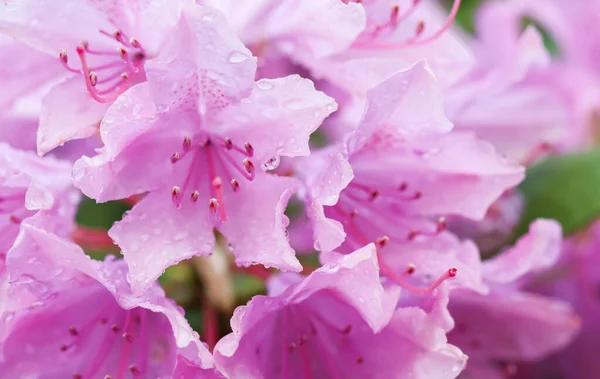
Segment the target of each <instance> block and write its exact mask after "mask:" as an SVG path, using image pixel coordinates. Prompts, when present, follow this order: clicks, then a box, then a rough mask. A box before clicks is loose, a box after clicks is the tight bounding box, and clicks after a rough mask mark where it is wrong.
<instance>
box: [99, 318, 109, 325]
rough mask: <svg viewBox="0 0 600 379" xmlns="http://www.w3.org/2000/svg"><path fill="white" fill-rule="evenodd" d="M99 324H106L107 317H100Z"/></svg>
mask: <svg viewBox="0 0 600 379" xmlns="http://www.w3.org/2000/svg"><path fill="white" fill-rule="evenodd" d="M100 324H102V325H106V324H108V319H107V318H106V317H102V318H101V319H100Z"/></svg>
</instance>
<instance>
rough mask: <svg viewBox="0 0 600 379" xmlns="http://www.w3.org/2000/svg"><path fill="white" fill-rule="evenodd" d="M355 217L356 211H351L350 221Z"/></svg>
mask: <svg viewBox="0 0 600 379" xmlns="http://www.w3.org/2000/svg"><path fill="white" fill-rule="evenodd" d="M356 216H358V209H353V210H352V212H350V219H353V218H355V217H356Z"/></svg>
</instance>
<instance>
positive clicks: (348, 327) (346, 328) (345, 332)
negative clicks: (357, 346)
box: [342, 324, 352, 334]
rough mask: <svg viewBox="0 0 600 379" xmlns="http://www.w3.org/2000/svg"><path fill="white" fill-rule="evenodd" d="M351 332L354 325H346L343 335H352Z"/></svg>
mask: <svg viewBox="0 0 600 379" xmlns="http://www.w3.org/2000/svg"><path fill="white" fill-rule="evenodd" d="M351 331H352V324H349V325H346V327H345V328H344V330H342V334H350V332H351Z"/></svg>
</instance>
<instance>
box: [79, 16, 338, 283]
mask: <svg viewBox="0 0 600 379" xmlns="http://www.w3.org/2000/svg"><path fill="white" fill-rule="evenodd" d="M169 46H170V49H169V50H165V51H163V53H162V54H161V55H160V56H159V57H158V58H157V59H155V60H153V61H149V62H147V63H146V75H147V77H148V82H147V83H143V84H140V85H136V86H134V87H133V88H131V89H130V90H129V91H127V92H125V93H124V94H123V95H121V96H120V97H119V99H118V100H117V101H116V102H115V104H114V105H113V106H112V107H111V108H110V109H109V110H108V112H107V114H106V116H105V118H104V120H103V122H102V125H101V136H102V140H103V142H104V144H105V148H104V149H103V150H102V152H101V154H100V155H98V156H96V157H94V158H88V157H83V158H82V159H81V160H80V161H78V162H77V163H76V164H75V168H74V179H75V183H76V185H77V186H79V187H80V188H81V189H82V190H83V192H84V193H86V194H87V195H88V196H91V197H93V198H95V199H97V200H99V201H106V200H111V199H119V198H125V197H128V196H131V195H133V194H138V193H143V192H146V191H149V194H148V195H147V196H146V197H145V198H144V199H143V200H142V201H141V202H140V203H138V204H137V205H136V206H135V207H134V208H133V210H132V211H131V212H130V213H129V214H128V215H127V216H126V217H125V218H124V219H123V221H121V222H120V223H118V224H116V225H115V226H114V227H113V228H112V230H111V232H110V234H111V236H112V237H113V238H114V240H115V241H116V242H117V243H118V244H119V246H120V247H121V248H122V249H123V253H124V255H125V260H126V261H127V262H128V265H129V268H130V274H129V276H128V278H129V280H130V282H131V283H132V285H133V288H134V291H135V292H139V291H143V290H144V288H146V287H147V286H148V285H149V284H150V283H151V282H152V281H153V280H154V279H156V278H157V277H158V276H159V275H160V274H161V273H162V272H163V270H164V269H165V268H166V267H168V266H169V265H172V264H174V263H177V262H179V261H180V260H182V259H186V258H189V257H191V256H193V255H196V254H210V253H211V252H212V250H213V246H214V235H213V228H214V227H216V228H217V229H218V230H219V231H220V232H221V233H223V234H224V235H225V237H226V238H227V239H228V241H229V243H230V245H231V248H232V249H233V251H234V254H235V256H236V258H237V259H236V262H237V263H238V264H241V265H248V264H253V263H261V264H264V265H267V266H275V267H278V268H281V269H285V270H300V269H301V266H300V264H299V262H298V260H297V259H296V258H295V256H294V252H293V250H292V249H291V248H290V246H289V242H288V240H287V237H286V231H285V228H286V226H287V224H288V219H287V217H286V216H284V215H283V211H284V209H285V206H286V204H287V201H288V199H289V198H290V196H291V195H292V194H293V193H294V192H295V190H296V188H297V181H296V180H295V179H293V178H284V177H278V176H276V175H272V174H269V173H268V172H267V171H269V170H272V169H274V168H275V167H277V165H278V162H279V159H280V156H305V155H308V154H309V147H308V139H309V136H310V134H311V133H312V132H313V131H314V130H315V129H316V128H317V127H318V126H319V125H320V124H321V122H322V121H323V119H324V118H325V117H327V116H328V115H329V114H330V113H331V112H333V111H334V110H335V109H336V104H335V102H334V101H333V99H331V98H329V97H327V96H325V95H324V94H323V93H321V92H318V91H315V89H314V86H313V84H312V82H310V81H309V80H306V79H302V78H300V77H299V76H297V75H293V76H289V77H285V78H281V79H274V80H269V79H263V80H260V81H258V82H254V81H253V77H254V73H255V68H256V61H255V59H254V58H252V55H251V53H250V51H248V49H246V48H245V47H244V46H243V45H242V43H241V42H240V41H239V40H238V39H237V38H236V37H235V36H234V35H233V33H232V32H230V31H229V30H228V28H227V25H226V23H225V19H224V18H223V16H222V15H221V14H220V13H219V12H218V11H216V10H214V9H212V8H209V7H202V6H197V5H192V6H189V7H187V8H185V10H184V11H183V15H182V19H181V22H180V24H179V28H178V31H177V33H176V35H175V36H174V40H173V41H172V43H171V44H170V45H169Z"/></svg>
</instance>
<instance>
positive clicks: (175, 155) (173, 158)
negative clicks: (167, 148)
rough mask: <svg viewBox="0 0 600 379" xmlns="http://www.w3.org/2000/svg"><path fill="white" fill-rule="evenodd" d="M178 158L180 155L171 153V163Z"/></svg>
mask: <svg viewBox="0 0 600 379" xmlns="http://www.w3.org/2000/svg"><path fill="white" fill-rule="evenodd" d="M180 158H181V155H179V153H173V155H171V163H175V162H177V161H178V160H179V159H180Z"/></svg>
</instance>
